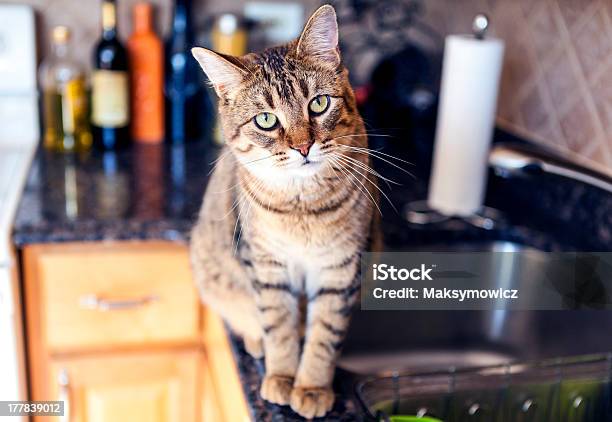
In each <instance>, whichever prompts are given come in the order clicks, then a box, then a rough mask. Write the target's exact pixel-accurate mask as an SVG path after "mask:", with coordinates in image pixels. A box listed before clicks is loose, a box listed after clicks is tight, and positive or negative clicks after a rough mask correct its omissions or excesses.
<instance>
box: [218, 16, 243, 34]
mask: <svg viewBox="0 0 612 422" xmlns="http://www.w3.org/2000/svg"><path fill="white" fill-rule="evenodd" d="M217 25H218V28H219V31H220V32H221V33H222V34H225V35H232V34H233V33H235V32H236V30H238V17H237V16H236V15H234V14H232V13H224V14H223V15H221V16H219V20H218V21H217Z"/></svg>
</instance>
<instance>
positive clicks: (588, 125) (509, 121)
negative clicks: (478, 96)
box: [424, 0, 612, 172]
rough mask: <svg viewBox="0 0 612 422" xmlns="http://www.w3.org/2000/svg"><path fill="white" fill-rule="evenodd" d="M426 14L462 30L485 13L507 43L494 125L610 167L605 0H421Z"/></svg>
mask: <svg viewBox="0 0 612 422" xmlns="http://www.w3.org/2000/svg"><path fill="white" fill-rule="evenodd" d="M424 4H425V5H426V9H427V10H426V16H425V19H426V20H427V21H429V23H430V24H431V25H433V26H434V27H435V28H436V29H438V30H440V31H441V32H443V33H455V32H465V31H466V29H469V28H470V27H471V24H470V23H471V20H472V17H473V16H474V14H475V13H477V12H479V11H484V12H485V13H487V14H488V15H489V16H490V18H491V22H492V24H491V25H492V32H493V34H494V35H496V36H498V37H500V38H503V39H504V40H505V42H506V53H505V63H504V69H503V74H502V82H501V91H500V99H499V106H498V123H499V124H500V126H502V127H505V128H508V129H510V130H511V131H514V132H518V133H520V134H523V135H526V136H527V137H529V138H531V139H535V140H537V141H538V142H541V143H543V144H546V145H549V146H552V147H554V148H556V149H558V150H570V151H573V152H576V153H578V154H580V155H581V156H582V157H585V158H588V159H590V160H592V161H593V162H595V163H597V164H599V165H601V166H602V167H605V169H607V171H609V172H612V0H512V1H508V0H427V1H426V2H424Z"/></svg>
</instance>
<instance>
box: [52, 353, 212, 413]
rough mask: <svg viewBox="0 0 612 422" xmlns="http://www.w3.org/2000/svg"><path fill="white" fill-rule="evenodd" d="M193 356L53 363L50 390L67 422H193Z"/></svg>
mask: <svg viewBox="0 0 612 422" xmlns="http://www.w3.org/2000/svg"><path fill="white" fill-rule="evenodd" d="M201 369H202V367H201V360H200V355H199V353H198V351H197V350H193V351H176V350H175V351H168V352H155V353H129V354H127V353H124V354H121V355H116V356H112V355H103V356H99V357H95V356H89V357H72V358H66V359H53V360H52V361H51V373H52V374H53V376H54V379H55V380H56V381H57V382H56V383H55V385H54V386H52V387H51V390H52V391H54V393H55V397H57V398H58V399H60V400H62V399H63V400H66V401H67V405H66V407H67V408H69V412H70V415H69V417H66V418H64V420H65V421H70V422H108V421H112V422H123V421H125V422H134V421H139V422H140V421H142V422H149V421H150V422H166V421H167V422H174V421H185V422H190V421H196V420H197V418H198V416H197V415H198V414H199V413H200V410H199V406H200V403H199V400H198V398H199V397H200V394H199V386H198V382H197V381H198V378H199V373H200V371H201Z"/></svg>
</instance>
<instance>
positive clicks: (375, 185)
mask: <svg viewBox="0 0 612 422" xmlns="http://www.w3.org/2000/svg"><path fill="white" fill-rule="evenodd" d="M337 158H338V159H340V160H344V159H346V157H337ZM346 163H349V164H350V163H351V162H350V161H348V160H347V161H346ZM347 170H348V171H355V172H356V173H358V174H359V175H361V176H362V177H363V178H364V179H366V180H367V181H368V182H370V184H371V185H372V186H374V187H375V188H376V189H378V191H379V192H380V193H381V194H382V195H383V196H384V197H385V199H386V200H387V201H389V205H391V207H392V208H393V209H394V210H395V212H398V210H397V208H396V207H395V205H393V202H391V199H390V198H389V196H387V194H386V193H385V192H383V191H382V189H381V188H380V187H379V186H378V185H377V184H376V183H374V182H373V181H372V180H370V179H369V178H368V176H367V173H366V174H363V173H361V172H360V171H359V170H357V169H351V168H350V167H348V166H347Z"/></svg>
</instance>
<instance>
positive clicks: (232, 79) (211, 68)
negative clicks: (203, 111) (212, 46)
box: [191, 47, 246, 97]
mask: <svg viewBox="0 0 612 422" xmlns="http://www.w3.org/2000/svg"><path fill="white" fill-rule="evenodd" d="M191 54H193V57H195V59H196V60H197V61H198V63H199V64H200V67H202V70H203V71H204V73H206V76H208V79H209V80H210V82H211V84H212V86H213V87H214V88H215V91H216V92H217V95H218V96H219V97H222V96H224V95H226V94H227V93H228V92H230V91H232V90H233V89H234V88H236V87H237V86H238V85H240V83H241V82H242V81H243V80H244V77H245V76H246V72H245V71H244V70H243V69H241V68H239V67H238V66H237V65H235V64H234V63H232V62H231V61H229V60H228V59H227V58H225V57H223V56H222V55H220V54H217V53H215V52H214V51H211V50H207V49H206V48H201V47H194V48H192V49H191Z"/></svg>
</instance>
